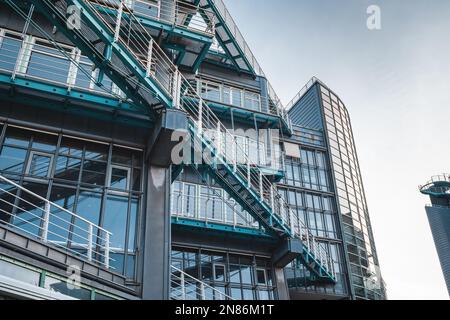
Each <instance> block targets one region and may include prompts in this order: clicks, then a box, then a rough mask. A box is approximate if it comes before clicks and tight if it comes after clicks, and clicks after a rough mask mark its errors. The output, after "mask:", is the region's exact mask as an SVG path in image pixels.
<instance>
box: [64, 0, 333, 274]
mask: <svg viewBox="0 0 450 320" xmlns="http://www.w3.org/2000/svg"><path fill="white" fill-rule="evenodd" d="M84 2H85V3H86V4H87V5H88V7H90V8H91V11H92V12H93V13H95V14H96V15H97V18H98V19H100V20H101V21H102V22H103V23H104V25H105V26H106V27H107V28H108V29H109V31H110V32H111V34H112V35H114V41H116V42H117V43H120V44H121V46H123V47H124V48H126V49H127V53H128V54H131V55H132V56H133V57H134V59H135V61H137V62H138V63H139V65H140V67H141V68H142V69H143V70H146V75H147V77H149V78H151V79H153V80H154V81H155V82H156V83H158V84H159V85H160V86H161V87H162V88H163V89H165V91H166V93H167V95H168V96H170V98H171V99H172V105H173V107H176V108H180V109H182V110H184V111H185V112H186V113H187V114H188V116H189V120H190V125H191V128H192V129H193V132H194V139H195V142H196V143H198V144H199V145H200V146H202V145H204V144H206V145H207V146H209V147H210V149H211V150H214V151H215V154H216V158H217V160H218V163H219V164H220V162H222V163H224V164H227V165H229V166H231V167H232V169H233V172H234V174H235V175H236V176H238V177H239V178H240V179H241V180H242V181H246V184H247V188H248V190H249V192H253V194H254V195H256V196H258V197H259V199H260V201H261V202H263V203H265V204H266V207H268V208H269V210H270V211H271V212H272V213H273V215H275V216H276V217H277V218H278V220H280V223H281V225H282V226H283V227H284V228H285V229H286V230H289V232H290V233H291V235H292V236H294V237H299V238H300V239H302V240H303V241H305V244H306V246H307V248H308V251H309V252H310V253H311V254H312V255H313V256H314V258H315V259H316V260H317V261H320V262H323V266H324V267H325V268H326V269H327V271H328V272H332V265H333V264H332V263H331V258H330V256H329V255H328V254H326V256H327V259H326V260H327V261H323V260H324V259H323V256H324V252H325V253H326V251H325V249H324V248H323V247H322V245H320V244H319V242H318V241H317V240H316V239H315V237H314V236H313V235H312V234H311V233H310V232H309V230H308V228H307V227H306V226H305V225H304V224H303V223H302V222H301V221H299V220H298V219H295V220H297V223H295V220H294V213H293V212H292V210H291V209H290V208H289V205H288V204H287V203H286V201H285V200H284V199H283V198H282V196H281V195H280V194H279V193H278V191H277V188H276V186H274V185H273V184H272V183H271V182H270V180H269V179H267V178H266V177H265V176H264V175H263V173H262V172H261V170H260V169H259V166H258V165H257V164H255V163H254V162H252V161H251V157H250V156H249V154H248V153H246V152H245V151H244V150H243V149H242V148H241V146H240V144H239V143H237V141H236V140H235V137H234V135H233V134H231V133H230V131H229V130H228V129H227V128H226V127H225V126H224V125H223V124H222V123H221V122H220V120H219V119H218V117H217V116H216V114H215V113H214V112H213V111H212V110H211V109H210V108H209V106H208V104H207V103H206V102H205V101H204V99H203V98H201V97H200V96H199V95H198V94H197V92H196V90H195V89H194V88H193V87H192V86H191V84H190V83H189V81H188V80H187V79H186V78H184V76H183V75H182V74H181V73H180V72H179V71H178V68H177V67H176V66H175V65H174V64H173V63H172V61H171V59H170V58H169V57H168V56H167V55H166V54H165V52H164V51H163V49H161V48H160V47H159V45H158V44H157V43H156V42H155V41H154V40H153V38H152V36H151V35H150V34H149V32H148V31H147V29H146V28H145V27H144V26H142V24H141V23H140V21H139V18H137V17H136V16H135V15H134V14H133V13H132V12H131V11H130V10H129V8H128V7H127V5H126V2H125V1H121V0H108V6H111V4H112V5H114V7H115V8H117V12H111V11H110V10H100V9H99V8H101V7H104V5H105V2H104V1H103V0H97V1H94V0H85V1H84ZM59 4H60V5H61V4H63V6H62V7H58V8H59V10H62V11H60V15H61V16H63V17H65V12H66V8H65V7H64V4H66V5H67V3H65V2H64V1H61V2H59ZM55 6H56V5H55ZM123 12H127V15H128V17H127V19H122V15H123ZM86 31H87V30H86ZM112 67H113V68H114V67H116V66H114V65H112ZM116 68H118V67H116ZM116 71H119V72H122V74H123V75H124V76H125V77H127V78H130V75H129V74H128V70H118V69H116ZM135 84H136V86H139V88H142V90H147V91H149V89H148V88H146V86H145V85H144V84H142V83H140V82H138V81H137V80H136V83H135ZM182 97H183V99H182ZM190 97H194V98H195V99H191V98H190ZM211 133H215V134H213V135H212V136H209V137H208V136H206V135H205V134H208V135H211ZM236 150H237V151H238V153H239V154H240V155H242V158H243V159H244V165H242V164H239V163H238V159H237V157H236V154H237V152H236ZM249 206H250V207H251V205H250V204H249ZM255 213H256V212H255ZM262 218H263V219H267V217H262Z"/></svg>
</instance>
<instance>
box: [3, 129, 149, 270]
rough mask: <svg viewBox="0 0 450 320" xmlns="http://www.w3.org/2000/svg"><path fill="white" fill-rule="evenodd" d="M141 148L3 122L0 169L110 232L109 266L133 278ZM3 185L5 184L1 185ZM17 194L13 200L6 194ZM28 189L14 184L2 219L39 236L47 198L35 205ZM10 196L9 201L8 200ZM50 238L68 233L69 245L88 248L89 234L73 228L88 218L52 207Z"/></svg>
mask: <svg viewBox="0 0 450 320" xmlns="http://www.w3.org/2000/svg"><path fill="white" fill-rule="evenodd" d="M142 166H143V159H142V151H139V150H134V149H128V148H125V147H121V146H116V145H113V144H106V143H99V142H92V141H87V140H81V139H76V138H73V137H69V136H65V135H61V134H51V133H48V132H40V131H32V130H27V129H24V128H19V127H14V126H11V125H4V126H3V127H2V134H1V140H0V173H1V174H2V175H4V176H6V177H8V178H9V179H12V180H14V181H16V183H18V184H19V185H21V186H23V187H25V188H27V189H28V190H30V191H32V192H34V193H35V194H37V195H39V196H41V197H43V198H46V199H48V200H50V201H52V202H53V203H56V204H58V205H60V206H61V207H63V208H65V209H67V210H69V211H71V212H74V213H76V214H77V215H78V216H79V217H81V218H84V219H86V220H88V221H89V222H92V223H94V224H96V225H99V226H101V227H103V228H104V229H106V230H108V231H110V232H112V234H113V235H112V236H111V239H110V246H111V250H112V252H113V253H111V257H112V259H113V262H112V263H111V267H112V268H114V270H115V271H117V272H119V273H123V274H125V275H126V276H127V277H129V278H134V277H135V260H136V247H137V244H136V233H137V221H138V217H139V213H140V204H141V198H142V172H143V171H142ZM2 189H3V187H2ZM13 195H14V196H17V199H20V200H16V201H18V203H17V206H18V207H20V208H21V210H17V208H15V207H14V206H12V207H11V208H4V206H5V203H8V200H6V199H5V198H4V197H11V196H13ZM27 197H29V195H27V194H26V193H24V192H22V191H20V190H15V189H12V190H11V189H10V190H8V193H6V192H3V193H2V199H3V200H5V201H4V202H3V205H2V208H1V209H2V212H10V213H11V214H7V215H6V214H5V215H2V221H4V222H6V223H9V224H11V225H13V226H15V227H17V228H18V229H21V230H23V231H26V232H27V233H28V234H31V235H34V236H39V235H40V234H39V232H40V231H39V230H40V229H41V228H40V225H39V221H40V219H41V218H42V215H43V210H42V209H41V208H43V206H44V204H43V203H42V204H41V205H37V206H36V205H35V204H33V206H31V201H29V200H27ZM10 202H11V201H9V203H10ZM52 210H54V211H55V212H52V218H53V217H54V218H55V219H57V218H58V219H59V218H61V219H60V220H61V221H64V222H63V223H61V222H59V223H57V221H56V220H55V221H53V220H50V226H49V240H50V241H58V239H61V238H68V243H64V245H65V246H67V247H70V248H71V249H73V250H75V251H79V250H81V251H83V250H86V249H85V248H86V245H87V239H86V238H82V237H79V236H76V235H75V234H76V233H70V234H71V237H70V236H69V237H68V236H67V234H68V233H69V231H70V230H73V229H76V228H79V229H86V225H87V224H86V222H85V221H83V220H81V219H80V218H76V217H73V216H70V215H69V213H67V212H65V211H62V210H59V209H58V208H57V207H52Z"/></svg>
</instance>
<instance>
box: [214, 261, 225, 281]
mask: <svg viewBox="0 0 450 320" xmlns="http://www.w3.org/2000/svg"><path fill="white" fill-rule="evenodd" d="M214 281H219V282H225V266H224V265H219V264H216V265H214Z"/></svg>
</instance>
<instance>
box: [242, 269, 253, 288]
mask: <svg viewBox="0 0 450 320" xmlns="http://www.w3.org/2000/svg"><path fill="white" fill-rule="evenodd" d="M241 276H242V283H245V284H252V267H251V266H245V265H241Z"/></svg>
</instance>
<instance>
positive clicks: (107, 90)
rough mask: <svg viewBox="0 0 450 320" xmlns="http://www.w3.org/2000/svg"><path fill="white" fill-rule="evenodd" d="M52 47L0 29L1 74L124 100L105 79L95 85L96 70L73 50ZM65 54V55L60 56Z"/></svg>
mask: <svg viewBox="0 0 450 320" xmlns="http://www.w3.org/2000/svg"><path fill="white" fill-rule="evenodd" d="M58 46H59V48H56V47H55V46H54V44H52V43H50V42H48V41H45V40H44V39H41V38H38V37H32V36H29V35H26V36H25V37H24V39H23V40H22V38H21V35H20V34H18V33H17V32H13V31H9V30H4V29H3V30H1V29H0V73H6V74H10V75H11V78H12V79H15V78H17V77H20V78H25V79H30V80H33V79H34V80H38V81H42V82H46V83H51V84H56V85H58V86H61V87H64V88H66V89H67V90H72V89H78V90H82V91H86V92H92V93H93V94H100V95H107V96H111V97H113V98H116V99H126V98H125V96H124V94H123V92H121V91H120V90H119V88H118V87H117V86H116V85H115V84H114V83H113V82H112V81H111V80H110V79H109V78H108V77H106V76H105V78H104V79H103V81H102V83H101V86H99V84H98V83H97V82H96V77H97V74H98V70H97V69H95V68H94V67H93V63H92V62H91V61H90V60H89V59H88V58H86V57H84V56H82V55H81V54H80V51H79V50H78V49H77V48H75V47H70V46H67V45H62V44H58ZM62 51H63V52H65V54H63V53H62Z"/></svg>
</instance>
